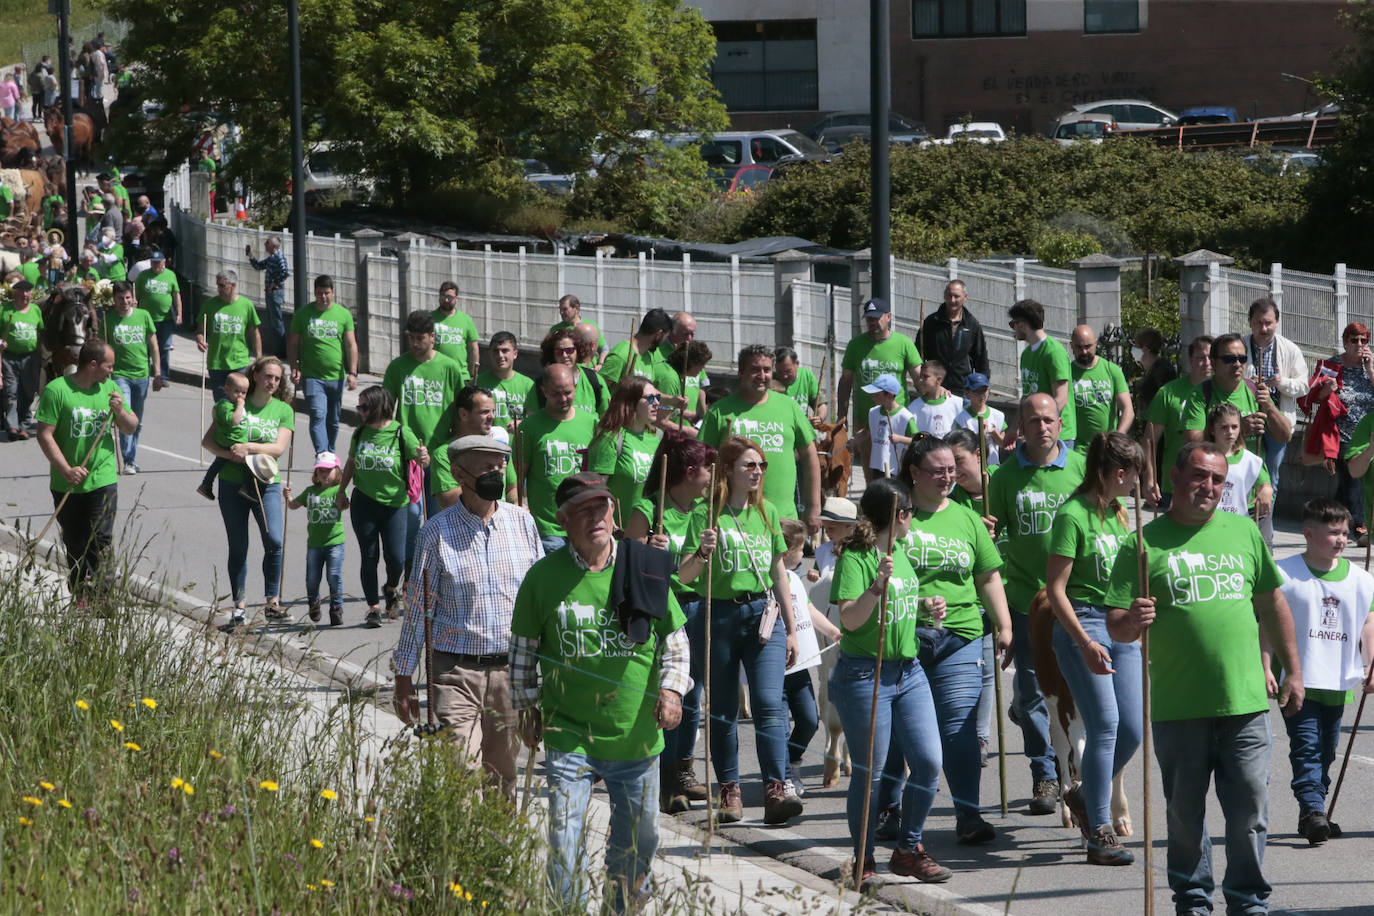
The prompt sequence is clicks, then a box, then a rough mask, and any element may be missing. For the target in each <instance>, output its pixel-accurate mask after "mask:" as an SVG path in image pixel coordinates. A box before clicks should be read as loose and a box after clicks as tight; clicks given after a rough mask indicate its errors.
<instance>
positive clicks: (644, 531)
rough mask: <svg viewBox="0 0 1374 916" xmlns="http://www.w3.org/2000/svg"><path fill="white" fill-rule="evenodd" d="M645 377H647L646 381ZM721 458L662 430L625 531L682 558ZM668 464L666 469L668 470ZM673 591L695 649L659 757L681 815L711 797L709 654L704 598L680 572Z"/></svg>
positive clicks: (669, 802)
mask: <svg viewBox="0 0 1374 916" xmlns="http://www.w3.org/2000/svg"><path fill="white" fill-rule="evenodd" d="M641 381H642V380H641ZM715 462H716V450H715V449H713V448H712V447H711V446H709V445H707V444H706V443H705V442H701V441H700V440H697V439H693V438H690V437H688V436H684V435H682V434H680V433H678V432H677V431H676V430H668V431H667V432H665V433H664V434H663V438H662V442H661V443H660V444H659V448H658V451H657V452H655V453H654V463H653V464H652V465H651V466H650V467H649V479H648V480H646V481H645V482H644V493H643V495H642V496H641V497H640V498H639V502H637V503H635V507H634V510H633V511H632V512H631V513H630V518H629V520H628V521H627V522H626V523H625V533H626V534H627V535H628V536H629V537H632V538H634V539H635V540H638V541H644V542H646V543H649V544H652V545H653V546H655V547H658V548H661V549H663V550H667V551H668V552H669V553H671V554H672V555H673V557H674V558H675V559H676V560H677V561H678V562H681V561H682V555H683V551H684V550H685V549H686V543H687V528H688V526H689V524H690V523H691V519H692V510H693V509H695V508H696V507H697V506H698V505H700V504H701V501H702V497H703V496H705V495H706V488H707V486H709V485H710V482H711V466H712V465H713V464H715ZM665 465H666V469H665ZM661 475H663V482H664V495H663V529H662V530H661V531H657V530H655V522H656V521H657V517H658V482H659V478H660V476H661ZM672 589H673V594H674V595H676V596H677V600H678V604H680V605H682V613H683V615H684V616H686V618H687V640H688V642H689V643H690V644H691V647H692V658H691V673H692V689H691V690H689V691H688V692H687V695H686V696H684V697H683V698H682V721H681V722H680V723H678V726H677V728H674V729H669V730H667V731H665V732H664V733H663V755H662V757H660V760H661V761H662V766H661V768H660V777H659V785H660V787H661V793H660V794H661V795H662V799H661V801H662V802H663V804H662V808H663V810H664V811H665V812H667V813H668V814H681V813H682V812H683V811H686V810H687V809H688V807H689V806H688V802H691V801H706V787H705V786H704V785H702V784H701V783H700V782H699V781H698V780H697V777H696V773H695V772H693V770H692V759H693V757H694V756H695V755H696V743H697V727H698V726H699V725H700V723H701V692H702V687H703V686H704V681H705V677H706V675H705V672H704V666H703V665H702V660H703V659H705V657H706V630H705V629H704V628H703V626H702V622H703V620H704V618H703V616H702V614H701V613H700V611H701V596H700V595H698V594H697V593H696V592H695V591H693V590H692V589H691V588H689V587H687V586H686V585H683V584H682V582H681V580H679V579H678V577H677V576H676V575H674V576H673V580H672Z"/></svg>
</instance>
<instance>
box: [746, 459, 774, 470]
mask: <svg viewBox="0 0 1374 916" xmlns="http://www.w3.org/2000/svg"><path fill="white" fill-rule="evenodd" d="M740 467H742V468H744V469H745V470H746V471H766V470H768V462H767V461H746V462H744V464H742V465H740Z"/></svg>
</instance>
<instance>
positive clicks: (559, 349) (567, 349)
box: [553, 347, 577, 353]
mask: <svg viewBox="0 0 1374 916" xmlns="http://www.w3.org/2000/svg"><path fill="white" fill-rule="evenodd" d="M553 352H555V353H576V352H577V347H554V348H553Z"/></svg>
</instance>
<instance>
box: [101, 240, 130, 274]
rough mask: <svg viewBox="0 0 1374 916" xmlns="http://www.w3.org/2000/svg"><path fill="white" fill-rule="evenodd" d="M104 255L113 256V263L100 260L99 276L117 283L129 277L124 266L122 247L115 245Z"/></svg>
mask: <svg viewBox="0 0 1374 916" xmlns="http://www.w3.org/2000/svg"><path fill="white" fill-rule="evenodd" d="M105 254H112V255H114V260H113V261H105V260H103V259H102V260H101V261H100V262H99V270H100V276H101V277H102V278H104V279H106V280H109V281H111V282H114V283H118V282H119V281H120V280H124V279H126V278H127V277H128V276H129V270H128V268H127V267H125V266H124V246H123V245H120V244H116V245H115V246H114V247H113V248H111V249H110V250H109V251H108V252H105Z"/></svg>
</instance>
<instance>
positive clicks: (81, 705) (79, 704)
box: [76, 700, 91, 712]
mask: <svg viewBox="0 0 1374 916" xmlns="http://www.w3.org/2000/svg"><path fill="white" fill-rule="evenodd" d="M76 708H77V709H80V710H82V711H83V712H89V711H90V708H91V704H90V703H87V702H86V701H85V700H77V701H76Z"/></svg>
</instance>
